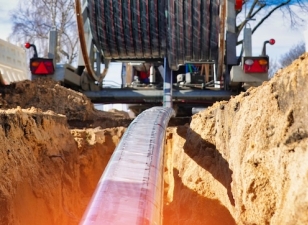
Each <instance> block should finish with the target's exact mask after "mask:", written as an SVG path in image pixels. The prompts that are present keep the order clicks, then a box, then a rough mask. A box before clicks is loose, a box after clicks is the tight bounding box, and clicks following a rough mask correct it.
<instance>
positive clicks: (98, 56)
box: [95, 50, 101, 77]
mask: <svg viewBox="0 0 308 225" xmlns="http://www.w3.org/2000/svg"><path fill="white" fill-rule="evenodd" d="M95 54H96V71H95V72H96V76H97V77H100V75H101V54H100V51H98V50H96V52H95Z"/></svg>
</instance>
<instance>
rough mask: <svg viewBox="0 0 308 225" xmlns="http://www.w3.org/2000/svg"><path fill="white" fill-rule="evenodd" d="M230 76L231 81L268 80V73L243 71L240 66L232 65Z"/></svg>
mask: <svg viewBox="0 0 308 225" xmlns="http://www.w3.org/2000/svg"><path fill="white" fill-rule="evenodd" d="M230 77H231V82H246V83H255V82H259V83H262V82H263V81H267V80H268V73H244V71H243V69H242V66H233V67H232V69H231V72H230Z"/></svg>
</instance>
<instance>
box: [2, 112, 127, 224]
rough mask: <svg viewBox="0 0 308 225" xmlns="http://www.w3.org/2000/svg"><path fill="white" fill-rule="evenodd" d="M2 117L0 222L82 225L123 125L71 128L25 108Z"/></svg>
mask: <svg viewBox="0 0 308 225" xmlns="http://www.w3.org/2000/svg"><path fill="white" fill-rule="evenodd" d="M0 121H1V126H0V142H1V146H0V170H1V171H0V224H6V225H9V224H12V225H13V224H14V225H21V224H33V225H35V224H37V225H38V224H40V225H41V224H47V225H49V224H50V225H51V224H78V222H79V221H80V218H81V217H82V215H83V213H84V210H85V208H86V206H87V204H88V201H89V199H90V198H91V195H92V192H93V191H94V189H95V187H96V182H97V181H98V179H99V178H100V176H101V174H102V172H103V170H104V168H105V166H106V163H107V162H108V160H109V158H110V156H111V154H112V152H113V149H114V148H115V146H116V145H117V144H118V142H119V140H120V137H121V136H122V134H123V133H124V130H125V128H123V127H122V128H121V127H119V128H116V129H105V130H101V129H99V128H97V129H83V130H71V131H70V130H69V129H68V125H67V122H66V118H65V117H64V116H59V115H57V114H54V113H49V114H48V113H42V112H41V111H40V110H37V109H32V110H23V109H21V108H17V109H12V110H6V111H0Z"/></svg>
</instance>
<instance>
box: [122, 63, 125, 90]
mask: <svg viewBox="0 0 308 225" xmlns="http://www.w3.org/2000/svg"><path fill="white" fill-rule="evenodd" d="M125 81H126V64H125V63H122V71H121V88H124V87H125V85H126V82H125Z"/></svg>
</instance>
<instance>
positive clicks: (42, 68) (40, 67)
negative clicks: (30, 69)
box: [34, 62, 48, 74]
mask: <svg viewBox="0 0 308 225" xmlns="http://www.w3.org/2000/svg"><path fill="white" fill-rule="evenodd" d="M34 73H35V74H48V70H47V69H46V66H45V65H44V63H43V62H40V64H39V65H38V67H37V68H36V70H35V71H34Z"/></svg>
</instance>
